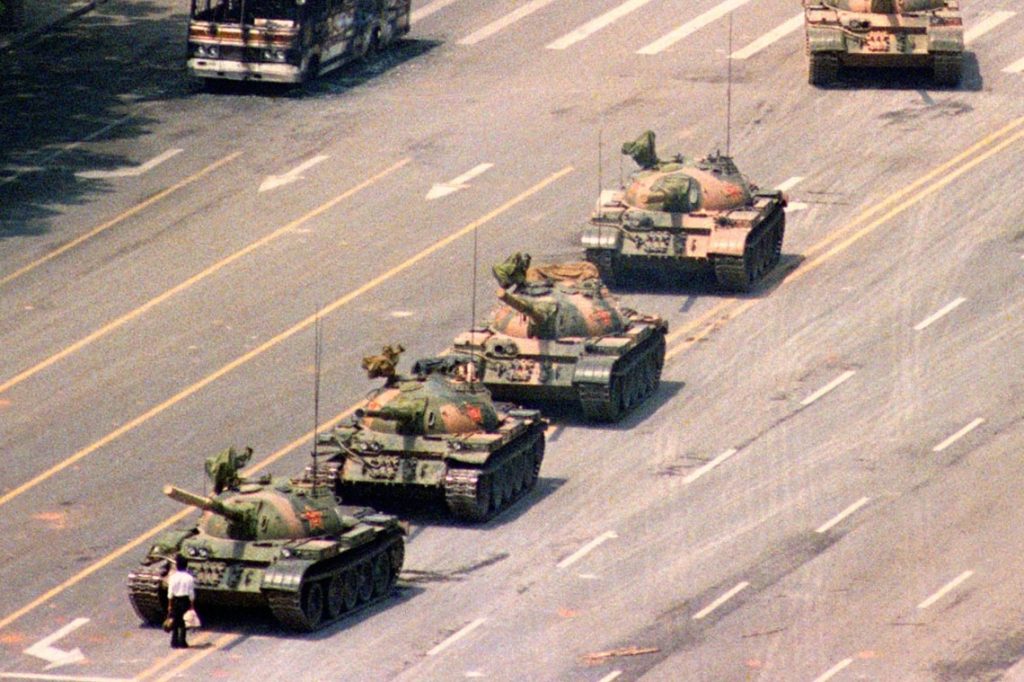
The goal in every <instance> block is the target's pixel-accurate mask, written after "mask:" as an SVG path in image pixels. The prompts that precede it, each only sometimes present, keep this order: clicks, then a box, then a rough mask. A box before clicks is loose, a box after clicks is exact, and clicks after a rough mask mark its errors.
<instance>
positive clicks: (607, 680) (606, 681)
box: [597, 670, 622, 682]
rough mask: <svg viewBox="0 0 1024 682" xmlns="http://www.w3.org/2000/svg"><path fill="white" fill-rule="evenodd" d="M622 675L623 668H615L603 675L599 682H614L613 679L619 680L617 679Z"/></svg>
mask: <svg viewBox="0 0 1024 682" xmlns="http://www.w3.org/2000/svg"><path fill="white" fill-rule="evenodd" d="M621 675H622V671H621V670H613V671H612V672H610V673H608V674H607V675H605V676H604V677H602V678H601V679H600V680H598V681H597V682H612V680H617V679H619V677H620V676H621Z"/></svg>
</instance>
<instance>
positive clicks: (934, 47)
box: [928, 26, 964, 52]
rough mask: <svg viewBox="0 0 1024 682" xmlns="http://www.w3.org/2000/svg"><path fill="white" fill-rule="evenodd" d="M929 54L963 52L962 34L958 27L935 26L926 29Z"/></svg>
mask: <svg viewBox="0 0 1024 682" xmlns="http://www.w3.org/2000/svg"><path fill="white" fill-rule="evenodd" d="M928 51H929V52H963V51H964V32H963V29H962V28H961V27H960V26H935V27H930V28H929V29H928Z"/></svg>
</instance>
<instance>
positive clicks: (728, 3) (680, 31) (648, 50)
mask: <svg viewBox="0 0 1024 682" xmlns="http://www.w3.org/2000/svg"><path fill="white" fill-rule="evenodd" d="M748 2H750V0H725V2H723V3H721V4H719V5H716V6H715V7H712V8H711V9H709V10H708V11H707V12H704V14H701V15H700V16H698V17H696V18H694V19H691V20H690V21H688V22H686V23H685V24H683V25H682V26H679V27H678V28H676V29H675V30H673V31H671V32H669V33H666V34H665V35H663V36H662V37H660V38H658V39H657V40H655V41H654V42H653V43H651V44H650V45H645V46H644V47H641V48H640V49H639V50H637V54H646V55H651V54H658V53H659V52H663V51H665V50H667V49H668V48H670V47H672V46H673V45H675V44H676V43H678V42H679V41H680V40H682V39H683V38H685V37H687V36H688V35H690V34H691V33H696V32H697V31H699V30H700V29H702V28H704V27H705V26H707V25H708V24H710V23H711V22H713V21H715V20H717V19H721V18H722V17H724V16H725V15H726V14H728V13H729V12H731V11H733V10H734V9H736V8H737V7H742V6H743V5H745V4H747V3H748Z"/></svg>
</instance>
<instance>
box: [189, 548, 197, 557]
mask: <svg viewBox="0 0 1024 682" xmlns="http://www.w3.org/2000/svg"><path fill="white" fill-rule="evenodd" d="M188 555H189V556H199V551H198V550H197V549H196V548H195V547H189V548H188Z"/></svg>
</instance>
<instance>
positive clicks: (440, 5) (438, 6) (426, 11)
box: [409, 0, 456, 24]
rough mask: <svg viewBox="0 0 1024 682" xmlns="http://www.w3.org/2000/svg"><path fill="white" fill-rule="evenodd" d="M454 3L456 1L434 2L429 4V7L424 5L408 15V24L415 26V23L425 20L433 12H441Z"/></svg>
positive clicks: (439, 0) (436, 0)
mask: <svg viewBox="0 0 1024 682" xmlns="http://www.w3.org/2000/svg"><path fill="white" fill-rule="evenodd" d="M455 2H456V0H434V2H432V3H430V4H429V5H424V6H423V7H420V8H419V9H418V10H416V11H414V12H412V13H411V14H410V15H409V23H410V24H415V23H416V22H417V21H419V20H421V19H426V18H427V17H429V16H430V15H431V14H433V13H434V12H436V11H438V10H442V9H444V8H445V7H447V6H448V5H451V4H453V3H455Z"/></svg>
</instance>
